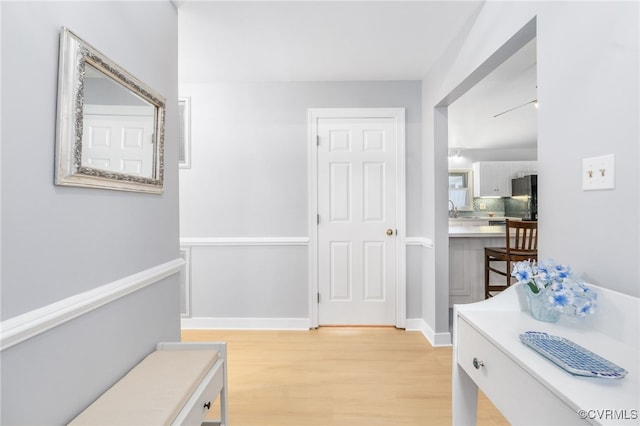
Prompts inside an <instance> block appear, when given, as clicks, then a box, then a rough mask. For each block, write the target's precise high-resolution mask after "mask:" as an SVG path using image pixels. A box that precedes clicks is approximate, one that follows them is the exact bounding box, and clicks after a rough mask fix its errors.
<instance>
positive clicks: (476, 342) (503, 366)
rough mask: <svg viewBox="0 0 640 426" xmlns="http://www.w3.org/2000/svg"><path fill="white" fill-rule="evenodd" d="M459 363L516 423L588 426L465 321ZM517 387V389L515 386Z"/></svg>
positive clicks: (459, 341)
mask: <svg viewBox="0 0 640 426" xmlns="http://www.w3.org/2000/svg"><path fill="white" fill-rule="evenodd" d="M456 340H457V347H458V352H457V360H456V361H457V363H458V364H459V365H460V366H461V367H462V368H463V369H464V371H465V372H466V373H467V374H468V375H469V376H470V377H471V379H472V380H473V381H474V382H475V383H476V384H477V385H478V387H479V388H480V389H482V391H483V392H484V393H485V395H487V397H488V398H489V399H490V400H491V401H492V402H493V403H494V405H495V406H496V407H497V408H498V409H499V410H500V411H501V412H502V414H503V415H504V417H505V418H506V419H507V420H508V421H509V422H510V423H512V424H527V423H528V422H529V423H530V422H531V416H530V411H531V410H536V412H537V417H536V424H538V425H543V424H549V425H558V424H562V425H573V424H586V423H587V422H586V421H585V420H582V419H580V418H579V417H578V414H577V413H576V410H574V409H572V408H571V407H569V406H567V405H566V404H565V403H564V402H563V401H562V400H561V399H560V398H558V397H557V396H556V395H555V394H554V393H553V392H552V391H551V390H550V389H548V388H547V387H546V386H545V385H543V384H542V383H541V382H539V381H538V380H537V379H536V378H534V377H533V376H531V375H530V374H529V373H528V372H527V371H525V370H523V369H522V368H521V367H520V366H519V365H518V364H517V363H516V362H515V361H513V360H512V359H511V358H509V357H508V356H507V355H505V353H504V352H502V351H501V350H500V349H498V348H497V347H496V346H495V345H493V344H492V343H491V342H490V341H488V340H487V339H486V338H485V337H484V336H482V335H481V334H480V333H478V331H476V330H475V329H474V328H473V327H472V326H471V325H469V324H468V323H467V322H466V321H465V320H464V319H462V318H459V320H458V336H457V337H456ZM515 384H517V386H515Z"/></svg>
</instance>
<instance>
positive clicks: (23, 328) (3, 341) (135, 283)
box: [0, 258, 185, 351]
mask: <svg viewBox="0 0 640 426" xmlns="http://www.w3.org/2000/svg"><path fill="white" fill-rule="evenodd" d="M184 265H185V261H184V260H183V259H181V258H178V259H174V260H171V261H168V262H166V263H162V264H160V265H157V266H154V267H152V268H149V269H146V270H144V271H141V272H138V273H135V274H133V275H129V276H128V277H125V278H122V279H119V280H117V281H113V282H111V283H109V284H105V285H102V286H100V287H96V288H94V289H92V290H89V291H86V292H83V293H79V294H76V295H73V296H71V297H67V298H66V299H62V300H60V301H58V302H55V303H52V304H50V305H47V306H43V307H41V308H38V309H34V310H32V311H29V312H26V313H24V314H21V315H18V316H16V317H13V318H9V319H7V320H5V321H2V323H0V351H4V350H5V349H8V348H10V347H12V346H14V345H17V344H19V343H21V342H24V341H25V340H27V339H30V338H32V337H34V336H37V335H38V334H40V333H44V332H45V331H48V330H50V329H52V328H54V327H57V326H59V325H61V324H64V323H65V322H67V321H71V320H72V319H74V318H77V317H79V316H81V315H84V314H86V313H88V312H91V311H93V310H95V309H97V308H99V307H101V306H104V305H106V304H108V303H111V302H113V301H115V300H117V299H120V298H122V297H124V296H126V295H128V294H130V293H133V292H134V291H138V290H140V289H142V288H144V287H147V286H149V285H151V284H154V283H157V282H158V281H160V280H162V279H164V278H166V277H169V276H171V275H173V274H176V273H178V272H180V271H181V270H182V268H183V267H184Z"/></svg>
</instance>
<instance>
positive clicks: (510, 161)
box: [434, 18, 538, 326]
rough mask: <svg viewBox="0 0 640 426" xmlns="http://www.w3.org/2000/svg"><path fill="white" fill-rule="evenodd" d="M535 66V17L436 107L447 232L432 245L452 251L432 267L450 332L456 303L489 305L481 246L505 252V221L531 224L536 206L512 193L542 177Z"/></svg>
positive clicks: (439, 220) (441, 212)
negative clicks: (528, 178)
mask: <svg viewBox="0 0 640 426" xmlns="http://www.w3.org/2000/svg"><path fill="white" fill-rule="evenodd" d="M536 68H537V60H536V19H535V18H534V19H532V20H531V21H530V22H528V23H527V24H526V25H525V26H524V27H523V28H522V29H521V30H520V31H518V32H517V33H516V34H515V35H514V36H513V37H512V38H511V39H509V40H508V41H507V42H506V43H505V44H504V45H503V46H502V47H501V48H500V49H498V50H497V51H496V52H495V53H494V54H493V55H492V56H490V57H489V58H488V59H487V60H486V61H485V62H484V63H483V64H481V65H480V66H479V67H478V68H477V69H476V70H475V71H474V72H472V73H471V74H470V75H469V76H468V77H467V78H466V79H465V80H463V82H462V83H461V84H460V85H458V86H457V87H456V88H455V89H454V90H453V91H452V92H451V93H450V94H449V95H448V96H446V97H445V98H444V99H443V100H442V101H441V102H440V103H439V104H437V105H436V107H435V114H434V116H435V144H436V152H437V153H440V155H438V154H436V155H438V156H437V157H436V164H437V165H438V167H437V170H438V172H437V173H436V179H435V185H436V189H435V190H436V199H437V200H442V204H441V205H442V208H440V209H438V211H437V212H436V224H437V226H442V227H444V226H447V231H448V232H446V233H444V232H439V233H437V234H436V241H435V245H436V246H439V247H447V246H448V247H449V250H448V251H445V252H443V251H439V252H438V253H436V257H438V259H436V262H435V267H436V269H438V271H437V272H436V275H437V276H439V277H441V278H442V280H441V281H440V282H446V283H447V284H448V292H447V296H448V304H446V305H445V306H446V307H447V308H448V312H449V325H450V326H451V323H452V322H451V312H452V310H451V307H452V306H453V304H456V303H471V302H477V301H480V300H484V247H487V246H504V243H505V242H504V232H505V231H504V221H505V219H506V218H514V219H531V218H532V217H531V216H532V207H537V198H535V199H534V200H533V201H534V203H533V206H532V200H531V197H529V198H526V197H516V196H514V194H513V193H512V179H513V178H516V177H519V176H525V175H531V174H536V173H537V161H536V160H537V103H538V96H537V77H536V74H537V73H536ZM445 147H446V149H445ZM445 152H447V160H446V161H447V163H446V165H447V166H446V170H447V172H446V174H445V172H444V170H445V167H444V161H445V159H444V153H445ZM449 172H451V173H449ZM463 176H464V177H463ZM445 185H446V187H445ZM445 188H447V190H446V191H447V192H446V193H445ZM445 194H446V195H445ZM445 197H447V198H445ZM445 205H448V207H447V208H446V209H445V208H444V206H445ZM535 213H536V214H537V212H535ZM445 224H446V225H445ZM492 225H495V226H492ZM471 227H473V228H471ZM470 231H473V232H470ZM438 238H439V239H440V240H438ZM445 239H447V240H448V241H446V240H445ZM447 243H449V244H447ZM445 244H446V245H445ZM503 280H504V277H503ZM443 301H444V297H443V299H440V301H439V302H440V303H442V302H443ZM440 303H438V305H440ZM441 309H443V310H444V309H446V308H445V307H444V306H443V307H442V308H441ZM440 312H442V311H440ZM442 314H444V312H442Z"/></svg>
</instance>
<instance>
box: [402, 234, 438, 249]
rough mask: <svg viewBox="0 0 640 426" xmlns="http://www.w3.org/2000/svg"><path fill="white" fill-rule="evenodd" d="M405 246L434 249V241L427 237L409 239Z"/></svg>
mask: <svg viewBox="0 0 640 426" xmlns="http://www.w3.org/2000/svg"><path fill="white" fill-rule="evenodd" d="M405 244H406V245H408V246H420V247H425V248H433V240H432V239H431V238H425V237H407V239H406V240H405Z"/></svg>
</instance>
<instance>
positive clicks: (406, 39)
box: [177, 0, 483, 82]
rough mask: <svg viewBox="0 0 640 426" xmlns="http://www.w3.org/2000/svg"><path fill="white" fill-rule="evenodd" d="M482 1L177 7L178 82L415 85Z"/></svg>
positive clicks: (214, 3)
mask: <svg viewBox="0 0 640 426" xmlns="http://www.w3.org/2000/svg"><path fill="white" fill-rule="evenodd" d="M482 3H483V2H482V1H478V0H474V1H286V2H271V1H258V2H246V1H227V2H222V1H181V2H178V3H177V5H178V17H179V21H178V22H179V55H180V61H179V63H180V68H179V71H180V80H181V81H183V82H202V81H212V80H222V81H247V80H249V81H251V80H253V81H256V80H257V81H350V80H355V81H358V80H420V79H422V78H423V77H424V76H425V74H426V73H427V72H428V71H429V69H430V68H431V66H432V65H433V64H434V63H435V61H436V60H437V59H438V58H439V57H440V56H441V55H442V53H443V52H444V51H445V49H446V48H447V46H449V44H450V43H451V41H452V40H453V38H454V37H455V36H456V35H458V34H459V33H460V31H461V30H462V29H463V27H464V25H465V23H467V21H468V20H469V19H470V18H472V17H473V16H474V14H475V13H477V11H478V10H479V9H480V8H481V6H482Z"/></svg>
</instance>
